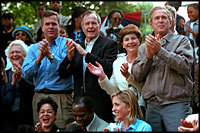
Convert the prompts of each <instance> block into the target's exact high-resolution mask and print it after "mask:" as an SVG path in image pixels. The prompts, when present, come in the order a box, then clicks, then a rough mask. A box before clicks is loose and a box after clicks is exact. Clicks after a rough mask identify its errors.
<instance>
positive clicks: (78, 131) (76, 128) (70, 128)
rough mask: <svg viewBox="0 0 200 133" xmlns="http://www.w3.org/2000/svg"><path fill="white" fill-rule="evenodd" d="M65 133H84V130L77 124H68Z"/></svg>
mask: <svg viewBox="0 0 200 133" xmlns="http://www.w3.org/2000/svg"><path fill="white" fill-rule="evenodd" d="M65 131H66V132H76V133H82V132H83V129H82V127H81V126H80V125H78V124H76V123H69V124H67V126H66V128H65Z"/></svg>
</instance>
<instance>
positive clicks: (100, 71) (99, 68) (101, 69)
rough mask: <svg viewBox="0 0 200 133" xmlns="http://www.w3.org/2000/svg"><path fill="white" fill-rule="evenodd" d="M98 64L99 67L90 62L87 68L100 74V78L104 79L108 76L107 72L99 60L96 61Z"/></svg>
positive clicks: (97, 74)
mask: <svg viewBox="0 0 200 133" xmlns="http://www.w3.org/2000/svg"><path fill="white" fill-rule="evenodd" d="M96 65H97V67H96V66H94V65H93V64H92V63H88V64H87V68H88V69H89V71H90V72H91V73H92V74H94V75H96V76H98V77H99V78H100V80H104V79H105V78H106V74H105V73H104V71H103V67H102V66H101V64H99V63H98V62H97V61H96Z"/></svg>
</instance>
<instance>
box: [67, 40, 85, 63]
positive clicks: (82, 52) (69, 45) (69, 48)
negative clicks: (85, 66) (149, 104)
mask: <svg viewBox="0 0 200 133" xmlns="http://www.w3.org/2000/svg"><path fill="white" fill-rule="evenodd" d="M66 44H67V51H68V54H67V56H68V59H69V60H71V59H72V57H73V56H74V48H76V50H77V51H78V53H79V54H80V55H83V56H86V54H87V51H86V50H85V49H84V48H82V46H81V45H80V44H78V43H76V42H74V41H73V40H67V41H66Z"/></svg>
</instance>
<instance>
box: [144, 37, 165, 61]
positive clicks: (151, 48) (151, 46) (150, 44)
mask: <svg viewBox="0 0 200 133" xmlns="http://www.w3.org/2000/svg"><path fill="white" fill-rule="evenodd" d="M156 38H157V39H155V38H154V36H152V35H150V34H149V35H148V36H147V37H146V39H145V44H146V57H147V59H152V58H153V56H154V55H155V54H157V53H158V51H159V50H160V48H161V44H160V42H159V39H160V35H159V34H157V36H156Z"/></svg>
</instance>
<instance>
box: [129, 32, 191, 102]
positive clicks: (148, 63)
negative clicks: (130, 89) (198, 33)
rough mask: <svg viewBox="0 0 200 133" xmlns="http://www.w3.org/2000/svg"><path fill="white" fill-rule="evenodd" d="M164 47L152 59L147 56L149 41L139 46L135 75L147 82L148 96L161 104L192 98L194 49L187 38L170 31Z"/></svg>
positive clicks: (144, 85) (133, 70)
mask: <svg viewBox="0 0 200 133" xmlns="http://www.w3.org/2000/svg"><path fill="white" fill-rule="evenodd" d="M160 42H161V46H162V47H161V49H160V51H159V52H158V53H157V54H156V55H154V56H153V58H152V59H151V60H148V59H147V58H146V44H142V45H141V46H140V47H139V53H138V57H137V59H136V60H135V62H134V63H133V65H132V69H131V74H132V78H134V80H135V81H136V82H139V83H143V87H142V94H143V96H144V99H145V100H146V101H147V103H148V102H151V103H157V104H160V105H164V104H170V103H176V102H183V101H190V98H191V96H192V88H193V81H192V76H191V72H190V71H191V66H192V63H193V48H192V45H191V44H190V42H189V40H188V39H187V37H185V36H183V35H175V34H173V33H172V32H171V31H170V32H168V34H167V35H165V36H164V37H163V38H161V40H160Z"/></svg>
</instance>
